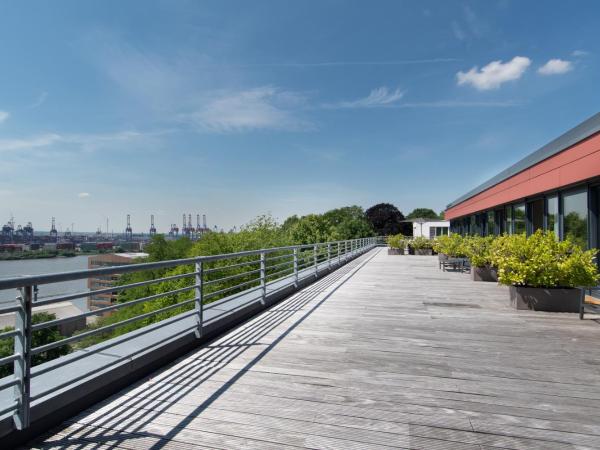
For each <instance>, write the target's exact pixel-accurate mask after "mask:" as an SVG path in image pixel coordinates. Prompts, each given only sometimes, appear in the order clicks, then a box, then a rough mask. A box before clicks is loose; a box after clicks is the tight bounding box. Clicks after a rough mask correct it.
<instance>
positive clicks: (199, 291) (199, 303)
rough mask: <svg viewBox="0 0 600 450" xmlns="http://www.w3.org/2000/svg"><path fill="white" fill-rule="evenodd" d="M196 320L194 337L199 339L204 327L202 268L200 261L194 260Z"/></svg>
mask: <svg viewBox="0 0 600 450" xmlns="http://www.w3.org/2000/svg"><path fill="white" fill-rule="evenodd" d="M195 269H196V289H195V290H196V297H195V298H196V301H195V306H196V320H197V321H198V329H197V330H196V337H198V338H201V337H202V332H203V327H204V287H203V278H204V276H203V275H204V268H203V267H202V260H201V259H197V260H196V267H195Z"/></svg>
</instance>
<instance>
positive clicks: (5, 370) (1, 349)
mask: <svg viewBox="0 0 600 450" xmlns="http://www.w3.org/2000/svg"><path fill="white" fill-rule="evenodd" d="M55 319H56V315H55V314H51V313H45V312H42V313H35V314H34V315H33V316H32V318H31V323H32V324H34V325H35V324H37V323H43V322H49V321H50V320H55ZM12 330H14V327H5V328H2V329H0V332H2V333H5V332H7V331H12ZM63 338H64V336H62V335H61V334H60V332H59V331H58V327H56V326H54V327H47V328H42V329H40V330H35V331H33V332H32V333H31V347H32V348H33V347H39V346H41V345H46V344H50V343H51V342H56V341H60V340H61V339H63ZM14 339H15V338H13V337H11V338H8V339H2V340H0V358H4V357H6V356H10V355H12V354H13V350H14ZM70 351H71V347H70V346H69V345H63V346H62V347H56V348H53V349H51V350H48V351H46V352H43V353H39V354H37V355H33V358H32V360H31V363H32V365H34V366H36V365H38V364H42V363H44V362H46V361H51V360H53V359H56V358H58V357H59V356H62V355H66V354H67V353H69V352H70ZM12 373H13V368H12V366H11V365H10V364H9V365H5V366H2V367H0V378H2V377H5V376H7V375H10V374H12Z"/></svg>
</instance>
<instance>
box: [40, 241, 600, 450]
mask: <svg viewBox="0 0 600 450" xmlns="http://www.w3.org/2000/svg"><path fill="white" fill-rule="evenodd" d="M599 344H600V324H599V323H597V322H596V321H594V320H584V321H580V320H579V319H578V316H577V315H576V314H560V313H539V312H530V311H517V310H514V309H511V308H510V307H509V306H508V292H507V289H506V288H504V287H501V286H498V285H496V284H494V283H482V282H479V283H475V282H472V281H470V279H469V276H468V275H466V274H461V273H453V272H441V271H440V270H439V269H438V267H437V259H436V258H435V257H420V256H388V255H387V254H386V252H385V250H382V249H375V250H373V251H371V252H369V253H367V254H366V255H363V256H362V257H360V258H358V259H357V260H355V261H353V262H351V263H350V264H348V265H347V266H344V267H342V268H341V269H339V270H338V271H336V272H335V273H333V274H331V275H329V276H327V277H325V278H324V279H322V280H320V281H318V282H316V283H315V284H313V285H311V286H309V287H307V288H305V289H304V290H302V291H300V292H298V293H297V294H295V295H293V296H292V297H290V298H289V299H287V300H285V301H283V302H281V303H279V304H278V305H276V306H275V307H273V308H271V309H270V310H268V311H266V312H264V313H262V314H260V315H259V316H257V317H255V318H254V319H252V320H251V321H249V322H247V323H246V324H244V325H243V326H241V327H239V328H237V329H235V330H233V331H231V332H230V333H228V334H226V335H224V336H222V337H221V338H219V339H218V340H216V341H214V342H212V343H211V344H209V345H207V346H205V347H202V348H199V349H198V350H196V351H194V352H192V353H190V354H188V355H186V356H185V357H183V358H181V359H179V360H177V361H176V362H174V363H173V364H171V365H170V366H168V367H166V368H164V369H163V370H161V371H158V372H156V373H155V374H153V375H152V376H151V377H148V378H146V379H144V380H141V381H139V382H138V383H136V384H135V385H132V386H130V387H129V388H127V389H126V390H123V391H122V392H120V393H118V394H116V395H114V396H112V397H110V398H108V399H106V400H105V401H104V402H101V403H99V404H97V405H94V406H93V407H92V408H89V409H88V410H86V411H84V412H83V413H81V414H79V415H78V416H76V417H73V418H71V419H70V420H68V421H67V422H65V423H63V424H62V425H61V426H60V427H57V428H56V429H54V430H52V431H51V432H49V433H46V434H45V435H44V436H42V437H40V438H39V439H37V440H36V441H34V442H32V443H31V446H33V447H36V448H77V449H82V448H109V447H110V448H124V449H132V450H135V449H142V448H143V449H147V448H152V449H160V448H165V449H171V448H173V449H192V448H194V449H196V448H209V449H213V448H215V449H231V448H256V449H271V448H273V449H281V448H298V447H300V448H302V447H306V448H339V449H353V448H356V449H364V448H373V449H380V448H403V449H423V450H431V449H433V450H436V449H440V450H446V449H467V450H469V449H475V450H483V449H488V450H492V449H540V450H542V449H543V450H547V449H578V450H581V449H594V448H595V449H598V448H600V345H599Z"/></svg>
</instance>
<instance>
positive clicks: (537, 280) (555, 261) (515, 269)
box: [492, 230, 599, 312]
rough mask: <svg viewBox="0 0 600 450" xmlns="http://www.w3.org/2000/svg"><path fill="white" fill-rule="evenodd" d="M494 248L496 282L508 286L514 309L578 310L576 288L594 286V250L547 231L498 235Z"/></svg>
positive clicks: (595, 275) (595, 270)
mask: <svg viewBox="0 0 600 450" xmlns="http://www.w3.org/2000/svg"><path fill="white" fill-rule="evenodd" d="M494 247H495V248H494V252H493V256H492V260H493V263H494V264H495V265H496V266H497V267H498V281H499V282H500V283H502V284H505V285H508V286H509V287H510V300H511V304H512V305H513V306H515V307H516V308H517V309H533V310H536V311H560V312H578V311H579V306H580V295H581V293H580V290H579V289H576V287H578V286H595V285H596V284H597V282H598V279H599V276H598V268H597V266H596V264H595V263H594V256H595V255H596V253H597V250H595V249H592V250H587V251H584V250H582V249H581V247H579V246H578V245H576V244H574V243H572V242H571V241H570V240H568V239H567V240H565V241H562V242H561V241H558V240H557V239H556V236H555V234H554V233H553V232H551V231H549V232H543V231H541V230H538V231H537V232H535V233H534V234H533V235H531V236H530V237H529V238H527V237H526V236H525V235H524V234H521V235H512V236H502V237H501V238H500V242H499V243H497V244H495V245H494Z"/></svg>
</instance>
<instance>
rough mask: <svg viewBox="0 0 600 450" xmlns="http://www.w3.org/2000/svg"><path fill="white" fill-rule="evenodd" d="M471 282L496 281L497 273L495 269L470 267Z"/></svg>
mask: <svg viewBox="0 0 600 450" xmlns="http://www.w3.org/2000/svg"><path fill="white" fill-rule="evenodd" d="M471 279H472V280H473V281H498V271H497V270H496V268H495V267H489V266H485V267H471Z"/></svg>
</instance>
